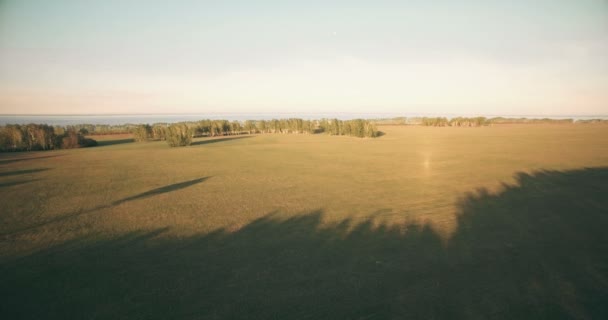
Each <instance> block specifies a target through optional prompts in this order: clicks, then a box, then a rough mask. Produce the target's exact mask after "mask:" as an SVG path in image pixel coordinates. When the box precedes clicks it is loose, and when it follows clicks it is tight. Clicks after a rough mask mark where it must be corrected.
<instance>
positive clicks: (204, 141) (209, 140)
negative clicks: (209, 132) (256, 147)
mask: <svg viewBox="0 0 608 320" xmlns="http://www.w3.org/2000/svg"><path fill="white" fill-rule="evenodd" d="M249 138H253V136H251V135H247V136H228V137H223V138H203V139H201V140H197V141H193V142H192V143H191V144H190V145H191V146H199V145H203V144H209V143H217V142H228V141H233V140H240V139H249Z"/></svg>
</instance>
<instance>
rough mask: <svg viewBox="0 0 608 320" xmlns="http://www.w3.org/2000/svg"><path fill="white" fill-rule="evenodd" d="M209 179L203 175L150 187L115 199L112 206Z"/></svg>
mask: <svg viewBox="0 0 608 320" xmlns="http://www.w3.org/2000/svg"><path fill="white" fill-rule="evenodd" d="M207 179H209V177H203V178H199V179H194V180H189V181H184V182H179V183H174V184H170V185H166V186H164V187H160V188H156V189H152V190H150V191H146V192H143V193H140V194H138V195H134V196H131V197H127V198H124V199H120V200H117V201H114V202H112V206H117V205H119V204H122V203H125V202H129V201H133V200H138V199H144V198H148V197H151V196H155V195H159V194H162V193H167V192H171V191H176V190H179V189H183V188H187V187H189V186H192V185H195V184H197V183H201V182H203V181H205V180H207Z"/></svg>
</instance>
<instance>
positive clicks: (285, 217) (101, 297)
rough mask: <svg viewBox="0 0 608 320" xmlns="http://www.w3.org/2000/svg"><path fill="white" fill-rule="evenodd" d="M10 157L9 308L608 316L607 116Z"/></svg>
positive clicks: (113, 145)
mask: <svg viewBox="0 0 608 320" xmlns="http://www.w3.org/2000/svg"><path fill="white" fill-rule="evenodd" d="M379 129H380V130H381V131H383V132H384V133H385V134H384V135H383V136H381V137H379V138H375V139H360V138H353V137H344V136H326V135H320V134H318V135H305V134H302V135H298V134H288V135H283V134H262V135H251V136H249V135H242V136H232V137H220V138H197V139H195V140H194V143H193V145H192V146H189V147H183V148H170V147H169V146H168V145H167V144H166V143H165V142H162V141H156V142H142V143H135V142H132V140H131V139H130V137H129V136H107V137H101V138H100V137H94V138H96V139H98V141H99V144H100V146H98V147H94V148H85V149H74V150H58V151H45V152H29V153H25V152H21V153H4V154H0V298H1V300H0V318H2V319H20V318H30V319H49V318H57V319H66V318H74V319H100V318H102V319H116V318H129V319H133V318H137V319H150V318H158V319H173V318H192V319H199V318H205V319H225V318H259V319H269V318H271V319H291V318H297V319H304V318H306V319H320V318H326V319H387V318H390V319H403V318H422V319H434V318H448V319H453V318H464V319H471V318H474V319H475V318H477V319H488V318H506V319H519V318H534V319H538V318H541V319H542V318H545V319H558V318H580V319H601V318H604V319H605V318H608V230H607V229H608V126H607V125H593V124H588V125H577V124H570V125H498V126H490V127H480V128H453V127H444V128H434V127H418V126H411V127H410V126H408V127H406V126H384V127H379Z"/></svg>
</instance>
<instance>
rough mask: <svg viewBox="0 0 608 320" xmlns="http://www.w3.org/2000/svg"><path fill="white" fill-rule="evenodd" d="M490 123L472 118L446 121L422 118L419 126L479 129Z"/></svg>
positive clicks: (481, 118)
mask: <svg viewBox="0 0 608 320" xmlns="http://www.w3.org/2000/svg"><path fill="white" fill-rule="evenodd" d="M490 123H491V122H490V121H489V120H488V119H486V118H485V117H474V118H464V117H457V118H452V119H450V120H448V118H444V117H436V118H427V117H424V118H422V120H421V122H420V124H421V125H423V126H432V127H481V126H487V125H489V124H490Z"/></svg>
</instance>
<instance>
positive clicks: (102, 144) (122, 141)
mask: <svg viewBox="0 0 608 320" xmlns="http://www.w3.org/2000/svg"><path fill="white" fill-rule="evenodd" d="M96 141H97V147H106V146H113V145H117V144H125V143H132V142H135V139H133V138H130V139H117V140H96Z"/></svg>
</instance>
